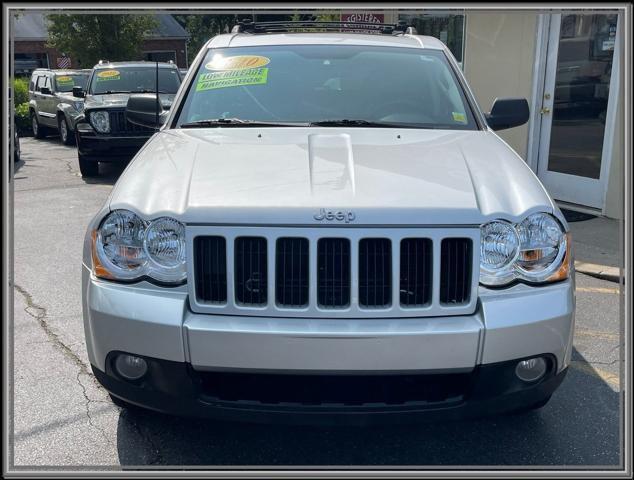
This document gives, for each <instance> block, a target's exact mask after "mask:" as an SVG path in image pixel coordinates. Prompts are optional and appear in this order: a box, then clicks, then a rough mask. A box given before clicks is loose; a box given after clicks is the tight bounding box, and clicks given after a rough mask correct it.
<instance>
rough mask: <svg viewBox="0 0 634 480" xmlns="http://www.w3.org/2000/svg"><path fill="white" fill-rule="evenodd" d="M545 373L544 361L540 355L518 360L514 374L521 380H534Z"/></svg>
mask: <svg viewBox="0 0 634 480" xmlns="http://www.w3.org/2000/svg"><path fill="white" fill-rule="evenodd" d="M545 373H546V361H545V360H544V359H543V358H542V357H535V358H529V359H528V360H522V361H521V362H518V364H517V366H516V367H515V375H517V378H519V379H520V380H522V381H523V382H534V381H535V380H539V379H540V378H542V377H543V376H544V374H545Z"/></svg>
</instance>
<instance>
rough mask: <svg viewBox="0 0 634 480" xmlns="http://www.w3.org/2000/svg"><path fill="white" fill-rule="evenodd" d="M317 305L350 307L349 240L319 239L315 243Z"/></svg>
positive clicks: (323, 306) (322, 306)
mask: <svg viewBox="0 0 634 480" xmlns="http://www.w3.org/2000/svg"><path fill="white" fill-rule="evenodd" d="M317 303H318V305H319V306H320V307H321V308H345V307H347V306H348V305H350V240H348V239H347V238H320V239H319V241H318V242H317Z"/></svg>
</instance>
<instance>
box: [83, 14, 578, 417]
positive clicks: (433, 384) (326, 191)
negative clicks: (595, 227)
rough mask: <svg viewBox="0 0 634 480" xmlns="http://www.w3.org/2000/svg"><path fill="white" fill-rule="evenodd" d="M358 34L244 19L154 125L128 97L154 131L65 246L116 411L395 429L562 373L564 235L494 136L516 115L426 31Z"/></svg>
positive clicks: (521, 394)
mask: <svg viewBox="0 0 634 480" xmlns="http://www.w3.org/2000/svg"><path fill="white" fill-rule="evenodd" d="M333 25H335V28H334V30H336V31H329V32H328V31H327V32H319V33H318V32H313V33H311V29H313V30H314V29H315V27H319V28H321V29H323V30H329V29H333ZM297 27H300V28H299V30H301V32H297V30H298V28H297ZM349 27H350V26H349V25H348V28H349ZM363 28H366V26H365V25H356V26H354V29H355V31H354V32H345V31H343V32H342V31H341V25H338V24H331V23H328V24H318V23H317V24H314V23H306V24H304V23H300V24H282V25H280V24H261V23H246V22H243V23H241V24H239V25H238V26H236V28H234V31H233V32H232V33H230V34H223V35H219V36H217V37H215V38H212V39H211V40H210V41H209V42H208V43H207V44H206V45H205V46H204V48H203V49H202V50H201V52H200V53H199V54H198V56H197V57H196V59H195V61H194V63H193V65H192V67H191V68H190V70H189V72H188V73H187V75H186V77H185V79H184V82H183V85H182V86H181V88H180V89H179V91H178V93H177V95H176V98H175V100H174V103H173V106H172V108H171V110H170V111H169V112H163V111H158V112H157V110H156V108H157V101H156V100H157V99H156V95H153V94H147V93H146V94H138V95H132V96H131V97H130V99H129V101H128V104H127V111H126V115H127V118H128V120H129V121H131V122H134V123H137V124H140V125H145V126H153V125H155V124H156V122H158V123H159V124H161V129H160V131H159V132H157V133H156V134H154V135H153V136H152V138H151V139H150V140H149V141H148V142H147V143H146V144H145V146H144V147H143V148H142V150H141V151H140V152H139V153H138V154H137V155H136V157H135V158H134V160H133V161H132V163H131V164H130V165H129V166H128V167H127V169H126V170H125V171H124V173H123V174H122V176H121V178H120V179H119V181H118V182H117V184H116V185H115V187H114V189H113V190H112V193H111V195H110V197H109V199H108V201H107V202H106V204H105V205H104V206H103V208H102V209H101V211H100V212H99V213H98V214H97V215H96V216H95V218H94V219H93V220H92V222H91V223H90V225H89V227H88V231H87V234H86V240H85V246H84V252H83V266H84V268H83V282H82V290H83V311H84V326H85V332H86V343H87V348H88V354H89V358H90V362H91V364H92V368H93V371H94V373H95V375H96V377H97V379H98V380H99V382H101V384H102V385H103V386H104V387H105V388H106V389H107V390H108V391H109V392H110V394H111V396H112V399H113V401H114V402H115V403H117V404H118V405H128V406H129V405H136V406H143V407H146V408H150V409H154V410H159V411H163V412H170V413H175V414H180V415H195V416H210V417H224V418H229V419H235V420H255V421H285V420H288V419H293V422H312V421H316V420H318V421H319V422H354V423H361V422H368V421H380V420H384V421H388V422H397V421H410V420H411V419H413V418H456V417H464V416H475V415H483V414H491V413H500V412H511V411H513V412H515V411H527V410H530V409H535V408H539V407H541V406H543V405H545V404H546V402H547V401H548V399H549V398H550V396H551V394H552V393H553V391H554V390H555V389H556V388H557V387H558V386H559V384H560V383H561V382H562V380H563V378H564V376H565V374H566V372H567V367H568V365H569V363H570V355H571V348H572V338H573V324H574V308H575V297H574V271H573V259H572V252H571V238H570V234H569V233H568V227H567V224H566V222H565V220H564V218H563V216H562V214H561V212H560V211H559V209H558V208H557V206H556V205H555V204H554V203H553V201H552V199H551V198H550V197H549V195H548V193H547V192H546V191H545V190H544V187H543V186H542V185H541V184H540V182H539V180H538V179H537V178H536V177H535V175H533V173H532V172H531V170H530V169H529V168H528V166H527V165H526V164H525V163H524V162H523V161H522V159H521V158H520V157H519V156H518V155H517V154H516V153H515V152H514V151H513V150H512V149H511V148H509V146H508V145H506V144H505V143H504V142H503V141H502V140H501V139H500V138H499V137H498V136H497V135H496V134H495V132H494V131H495V130H499V129H502V128H510V127H513V126H517V125H520V124H522V123H525V122H526V121H527V118H528V105H527V102H526V101H525V100H523V99H497V100H496V102H495V103H494V104H493V107H492V109H491V112H490V113H488V114H483V113H482V112H481V110H480V109H479V108H478V106H477V105H476V102H475V101H474V98H473V95H472V93H471V92H470V90H469V88H468V87H467V84H466V82H465V79H464V77H463V75H462V73H461V72H460V69H459V68H458V66H457V63H456V61H455V59H454V57H453V56H452V55H451V53H450V52H449V50H448V49H447V48H446V47H445V45H443V44H442V43H441V42H440V41H438V40H436V39H434V38H431V37H425V36H418V35H416V34H415V32H413V31H412V29H411V28H405V27H404V26H402V25H379V26H378V27H377V26H374V27H371V28H372V29H370V27H368V30H369V31H368V32H367V33H363V30H362V29H363ZM360 30H361V33H359V31H360ZM158 105H159V106H160V103H159V104H158Z"/></svg>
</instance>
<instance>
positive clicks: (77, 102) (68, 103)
mask: <svg viewBox="0 0 634 480" xmlns="http://www.w3.org/2000/svg"><path fill="white" fill-rule="evenodd" d="M89 77H90V70H63V71H56V72H55V75H54V76H53V80H54V83H55V85H54V92H55V96H56V97H57V101H58V104H57V111H58V112H63V113H64V115H65V117H66V119H67V122H68V127H69V128H70V130H71V131H73V129H74V126H75V120H76V119H77V116H78V115H79V114H80V113H81V111H82V110H83V109H84V99H83V98H77V97H75V96H73V89H74V88H80V89H82V90H83V89H85V88H86V83H87V82H88V78H89Z"/></svg>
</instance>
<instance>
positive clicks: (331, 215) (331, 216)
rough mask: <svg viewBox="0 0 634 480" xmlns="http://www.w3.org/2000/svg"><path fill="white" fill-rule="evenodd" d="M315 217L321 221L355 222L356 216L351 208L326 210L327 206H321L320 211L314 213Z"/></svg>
mask: <svg viewBox="0 0 634 480" xmlns="http://www.w3.org/2000/svg"><path fill="white" fill-rule="evenodd" d="M313 218H314V219H315V220H318V221H320V222H321V221H322V220H328V221H333V220H336V221H338V222H345V223H350V222H354V219H355V218H356V216H355V214H354V212H352V211H351V210H326V209H325V208H321V209H319V213H316V214H315V215H313Z"/></svg>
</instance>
